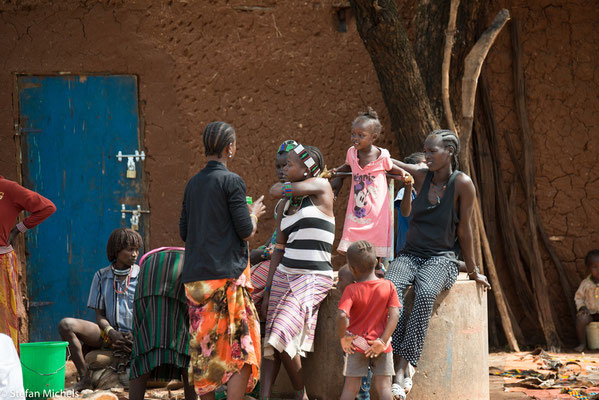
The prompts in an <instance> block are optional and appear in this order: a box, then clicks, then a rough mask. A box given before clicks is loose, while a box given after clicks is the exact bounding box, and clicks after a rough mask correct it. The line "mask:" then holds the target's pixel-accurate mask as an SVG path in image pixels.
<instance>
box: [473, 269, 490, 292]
mask: <svg viewBox="0 0 599 400" xmlns="http://www.w3.org/2000/svg"><path fill="white" fill-rule="evenodd" d="M468 278H470V279H471V280H473V281H476V282H478V283H480V284H481V285H482V286H483V289H484V290H487V289H489V290H491V284H490V283H489V281H488V280H487V277H486V276H485V275H483V274H479V273H472V274H468Z"/></svg>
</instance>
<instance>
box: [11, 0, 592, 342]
mask: <svg viewBox="0 0 599 400" xmlns="http://www.w3.org/2000/svg"><path fill="white" fill-rule="evenodd" d="M337 5H342V6H343V5H344V4H343V2H338V1H333V0H322V1H316V0H312V1H281V0H278V1H277V0H260V1H249V0H230V1H225V0H215V1H195V2H194V1H187V0H172V1H168V2H166V1H158V0H144V1H141V0H131V1H124V0H104V1H75V0H65V1H60V2H59V1H40V0H24V1H19V2H14V1H4V2H1V3H0V54H1V57H0V93H2V95H1V96H0V174H2V175H4V176H6V177H7V178H10V179H18V175H19V170H20V166H19V165H18V161H17V160H18V153H19V149H18V141H17V140H15V137H14V124H15V122H16V121H17V118H16V115H17V111H16V103H17V94H16V91H15V74H17V73H26V74H57V73H60V72H70V73H73V74H101V73H106V74H123V73H124V74H136V75H137V76H138V77H139V103H140V121H141V135H142V145H143V149H144V150H145V152H146V154H147V155H148V157H147V159H146V162H145V173H146V177H147V179H146V182H147V196H148V200H149V206H150V208H151V210H152V213H151V214H150V247H158V246H165V245H179V244H181V243H180V240H179V238H178V218H179V211H180V203H181V198H182V194H183V190H184V186H185V183H186V181H187V180H188V179H189V178H190V177H191V176H192V175H193V174H194V173H196V172H197V171H198V170H199V169H200V168H201V167H202V165H203V164H204V156H203V148H202V144H201V132H202V129H203V127H204V126H205V124H206V123H208V122H210V121H212V120H225V121H228V122H230V123H231V124H232V125H233V126H234V127H235V128H236V129H237V132H238V140H239V150H238V155H237V157H236V159H235V160H234V161H233V163H232V164H231V169H232V170H233V171H235V172H237V173H239V174H240V175H241V176H242V177H243V178H244V179H245V181H246V183H247V186H248V192H249V193H248V194H249V195H251V196H253V197H257V196H259V195H260V194H261V193H267V190H268V188H269V187H270V185H271V184H272V183H274V181H275V177H274V173H273V167H274V165H273V164H274V153H275V151H276V148H277V145H278V144H279V143H280V142H281V141H282V140H284V139H289V138H293V139H296V140H298V141H301V142H303V143H306V144H312V145H316V146H318V147H319V148H320V149H321V150H322V151H323V153H324V154H325V160H326V163H327V165H328V166H336V165H339V164H340V163H342V161H343V159H344V157H345V152H346V150H347V148H348V146H349V128H350V124H351V121H352V120H353V118H354V117H355V116H356V114H357V113H358V112H359V111H361V110H363V109H365V108H366V106H367V105H371V106H373V107H374V108H375V109H376V110H377V111H379V114H380V115H381V118H382V121H383V125H384V129H385V134H384V136H383V138H382V139H381V140H380V142H379V145H380V146H383V147H387V148H389V149H390V150H391V153H392V155H393V156H394V157H403V156H405V154H402V153H401V152H400V151H399V149H398V148H397V145H396V143H395V142H394V140H393V139H392V137H391V136H392V135H391V134H390V130H389V118H388V115H387V113H386V110H385V109H384V103H383V100H382V98H381V94H380V89H379V85H378V81H377V76H376V73H375V71H374V69H373V67H372V63H371V61H370V58H369V56H368V53H367V52H366V50H365V49H364V46H363V44H362V42H361V40H360V38H359V36H358V34H357V32H356V29H355V22H354V20H353V18H351V17H350V18H349V20H348V24H347V32H345V33H343V32H339V31H338V26H339V21H338V19H337V17H336V10H337V8H335V7H334V6H337ZM413 7H414V5H413V4H412V3H411V2H407V3H406V4H405V7H402V12H403V13H405V16H406V24H407V25H408V28H410V25H411V24H413V19H411V17H410V16H411V15H412V16H413V11H414V10H413ZM502 7H506V8H508V9H510V12H511V14H512V16H514V17H516V18H519V19H520V21H521V22H522V33H523V41H524V43H523V52H524V61H525V70H526V71H525V76H526V84H527V90H528V98H527V104H528V109H529V118H530V121H531V127H532V131H533V135H534V136H533V146H534V149H535V161H536V164H535V173H536V191H537V201H538V207H539V211H540V213H541V219H542V221H543V223H544V225H545V228H546V230H547V232H548V234H549V235H550V236H551V237H552V239H553V243H554V245H555V247H556V250H557V252H558V255H559V257H560V259H561V260H562V261H563V262H564V263H565V265H566V267H567V269H568V273H569V275H570V277H571V280H572V281H573V282H575V283H578V282H579V281H580V279H582V278H583V277H584V275H585V271H584V265H583V258H584V255H585V254H586V252H587V251H588V250H589V249H590V248H593V247H599V244H597V237H598V236H597V229H598V228H597V227H598V226H599V185H598V183H599V182H598V178H599V168H598V166H597V150H598V145H599V143H598V140H599V139H598V137H597V135H596V134H595V129H596V128H597V125H599V113H598V111H599V110H598V108H599V99H598V98H597V93H599V91H598V84H599V71H598V69H597V66H596V63H595V62H594V58H595V57H596V54H599V48H598V46H599V45H598V44H599V34H598V33H597V30H596V29H594V26H593V23H596V21H598V20H599V10H598V9H597V7H596V4H595V2H594V1H591V0H587V1H582V0H572V1H568V2H550V1H542V0H534V1H523V0H522V1H516V0H501V1H497V0H492V1H491V2H490V4H489V9H490V14H491V16H490V17H492V16H493V14H494V12H496V11H497V10H498V9H500V8H502ZM508 28H509V27H506V29H505V30H504V31H503V32H502V33H501V34H500V35H499V37H498V40H497V43H496V44H495V46H494V47H493V48H492V50H491V52H490V53H489V58H488V60H487V64H486V65H487V70H488V78H489V82H490V85H491V93H492V99H493V106H494V109H495V113H496V117H497V121H498V125H499V132H500V133H501V134H506V135H507V134H509V135H513V138H514V141H515V142H518V141H517V140H516V139H517V135H518V134H519V133H518V132H519V131H518V124H517V117H516V113H515V106H514V93H513V83H512V82H513V79H512V67H511V53H510V35H509V29H508ZM500 146H501V151H502V154H503V159H502V168H503V170H504V177H505V184H506V185H508V187H509V186H510V185H513V187H514V190H515V194H516V199H517V204H518V211H517V216H518V219H519V220H520V221H522V226H523V227H524V213H525V204H524V197H523V195H522V190H521V189H520V187H519V186H518V184H517V181H516V176H515V174H516V173H517V171H515V169H514V167H513V165H512V164H511V161H510V159H509V156H508V154H507V151H506V146H505V142H504V141H503V140H501V141H500ZM346 201H347V187H346V188H345V190H344V196H342V197H341V198H340V199H338V200H337V203H336V216H337V234H338V235H340V233H341V227H342V223H343V215H344V212H345V204H346ZM266 203H267V206H268V207H269V210H268V213H267V215H266V216H265V217H264V218H262V219H261V221H260V231H259V233H258V235H257V237H256V239H254V240H253V241H252V245H256V246H257V245H259V244H260V243H262V242H263V241H265V240H266V239H267V238H268V237H269V236H270V234H271V233H272V229H273V218H272V207H273V206H274V204H275V202H274V201H272V200H270V199H267V202H266ZM545 257H546V256H545ZM545 261H547V262H546V274H547V279H548V281H549V282H550V284H551V297H552V301H553V303H554V304H555V309H556V315H557V316H558V320H559V321H560V323H561V324H562V325H564V327H565V329H570V328H569V326H570V325H571V321H570V320H569V319H568V318H567V311H566V305H565V301H566V300H565V299H563V298H562V295H561V289H560V287H559V281H558V277H557V274H556V272H555V271H554V269H553V267H552V266H551V264H550V263H549V262H548V261H549V260H548V259H547V258H546V260H545ZM342 262H343V259H342V257H339V256H336V257H335V259H334V263H335V265H336V266H339V265H340V264H341V263H342ZM500 275H501V276H503V277H504V279H505V280H506V282H509V279H510V278H509V276H508V272H507V271H500ZM508 295H510V296H513V295H514V294H510V293H508ZM568 301H570V300H569V299H568ZM514 311H515V313H516V314H517V315H518V316H519V315H520V314H519V310H514ZM572 334H573V332H572Z"/></svg>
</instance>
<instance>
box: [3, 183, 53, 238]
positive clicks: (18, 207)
mask: <svg viewBox="0 0 599 400" xmlns="http://www.w3.org/2000/svg"><path fill="white" fill-rule="evenodd" d="M23 210H26V211H29V212H30V213H31V215H30V216H29V217H27V218H25V220H24V221H23V224H24V225H25V227H26V228H27V229H30V228H33V227H34V226H36V225H38V224H39V223H40V222H42V221H43V220H45V219H46V218H48V217H49V216H50V215H52V214H53V213H54V211H56V206H54V203H52V202H51V201H50V200H48V199H47V198H45V197H44V196H42V195H40V194H37V193H36V192H33V191H31V190H29V189H25V188H24V187H23V186H21V185H19V184H18V183H16V182H13V181H9V180H8V179H5V178H4V177H3V176H0V247H1V246H8V235H9V234H10V231H11V230H12V228H13V227H14V226H15V222H16V220H17V217H18V215H19V213H20V212H21V211H23Z"/></svg>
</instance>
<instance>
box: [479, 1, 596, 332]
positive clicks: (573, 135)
mask: <svg viewBox="0 0 599 400" xmlns="http://www.w3.org/2000/svg"><path fill="white" fill-rule="evenodd" d="M492 4H493V7H491V8H497V9H498V8H499V7H506V8H508V9H509V10H510V13H511V15H512V17H514V18H517V19H518V20H519V21H520V24H521V28H522V48H523V50H522V53H523V63H524V69H525V79H526V91H527V98H526V104H527V108H528V117H529V120H530V125H531V130H532V134H533V136H532V140H533V147H534V157H535V182H536V187H535V190H536V200H537V206H538V212H539V214H540V218H541V221H542V223H543V225H544V227H545V229H546V231H547V234H548V235H549V236H550V239H551V241H552V243H553V246H554V247H555V250H556V252H557V255H558V257H559V259H560V260H561V261H562V263H563V264H564V267H565V268H566V270H567V273H568V276H569V278H570V280H571V281H572V282H573V283H574V284H576V285H578V283H579V282H580V281H581V280H582V279H583V278H584V277H585V276H586V275H587V274H588V273H587V271H586V269H585V266H584V256H585V255H586V253H587V252H588V251H589V250H591V249H593V248H599V240H598V238H599V235H598V234H599V225H598V223H599V163H598V160H599V157H598V151H599V135H597V132H596V130H597V128H599V97H598V94H599V68H598V67H597V63H596V57H597V54H599V40H598V39H599V34H598V32H597V29H596V23H597V21H598V20H599V9H598V8H597V5H596V3H595V2H592V1H580V0H574V1H568V2H551V1H533V2H525V1H500V2H498V1H493V2H492ZM508 24H509V23H508ZM509 29H510V27H509V26H506V28H504V31H503V32H502V33H501V34H500V35H499V37H498V39H497V42H496V43H495V45H494V47H493V49H492V50H491V51H490V53H489V56H488V59H487V63H486V66H487V71H488V76H489V83H490V89H491V97H492V101H493V107H494V111H495V117H496V120H497V125H498V133H499V134H500V136H505V135H510V138H511V139H512V142H514V143H515V144H516V145H517V146H518V151H520V143H521V140H520V135H521V133H520V129H519V123H518V117H517V115H516V107H515V101H514V99H515V97H514V85H513V75H512V56H511V36H510V30H509ZM500 150H501V153H502V154H503V157H502V170H503V172H504V183H505V185H506V188H510V187H511V188H512V189H513V190H514V191H515V192H514V193H515V199H516V204H517V216H518V220H519V221H521V223H522V230H523V231H527V228H526V227H525V224H524V221H525V214H526V203H525V200H524V195H523V191H522V187H521V185H520V183H519V182H518V180H517V179H518V177H517V176H516V174H518V173H521V171H517V170H516V169H515V168H514V165H513V164H512V161H511V159H510V157H509V154H508V152H507V145H506V143H505V140H504V137H501V138H500ZM541 247H542V245H541ZM543 258H544V265H545V274H546V278H547V282H548V284H549V285H550V296H551V299H552V303H553V304H554V307H555V317H556V324H558V326H559V327H561V328H562V332H568V333H569V336H570V337H571V338H574V337H575V332H574V330H573V321H572V320H571V319H570V317H569V313H568V310H567V301H573V300H572V299H564V296H563V294H562V289H561V286H560V281H559V277H558V275H557V271H556V270H555V268H554V267H553V264H552V263H551V262H550V260H549V258H548V256H547V254H545V253H544V254H543ZM502 272H503V274H502V275H503V276H505V277H506V281H507V279H509V277H508V275H509V272H508V271H502ZM509 294H510V295H511V296H515V293H509ZM516 313H517V315H519V314H520V312H519V310H516ZM564 339H567V338H566V337H564Z"/></svg>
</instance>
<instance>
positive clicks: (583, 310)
mask: <svg viewBox="0 0 599 400" xmlns="http://www.w3.org/2000/svg"><path fill="white" fill-rule="evenodd" d="M590 314H591V312H590V311H589V309H588V308H586V307H585V306H582V307H580V310H578V312H577V313H576V316H578V317H586V316H587V315H590Z"/></svg>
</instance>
